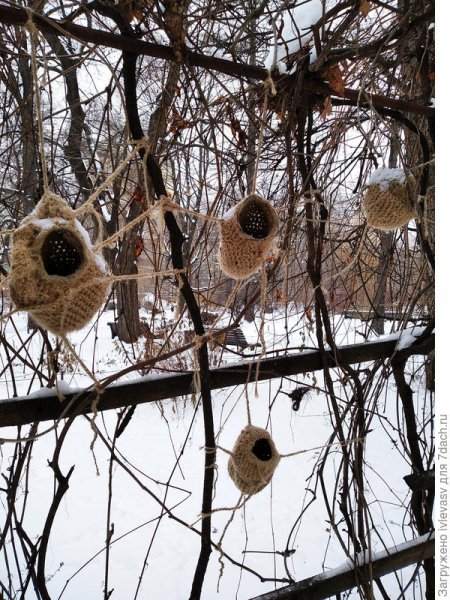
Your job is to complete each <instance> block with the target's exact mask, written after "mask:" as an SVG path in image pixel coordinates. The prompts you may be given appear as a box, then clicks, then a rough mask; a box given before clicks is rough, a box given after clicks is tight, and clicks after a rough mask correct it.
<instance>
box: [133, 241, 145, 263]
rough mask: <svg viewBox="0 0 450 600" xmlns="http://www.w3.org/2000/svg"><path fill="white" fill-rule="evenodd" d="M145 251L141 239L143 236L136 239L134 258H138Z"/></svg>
mask: <svg viewBox="0 0 450 600" xmlns="http://www.w3.org/2000/svg"><path fill="white" fill-rule="evenodd" d="M143 250H144V240H143V239H142V238H141V236H138V237H137V238H136V242H135V244H134V257H135V258H138V257H139V256H140V255H141V254H142V251H143Z"/></svg>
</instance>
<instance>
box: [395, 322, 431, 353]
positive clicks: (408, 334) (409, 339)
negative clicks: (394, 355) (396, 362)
mask: <svg viewBox="0 0 450 600" xmlns="http://www.w3.org/2000/svg"><path fill="white" fill-rule="evenodd" d="M424 331H425V327H417V326H416V327H412V328H410V329H404V330H403V331H402V332H401V334H400V337H399V340H398V343H397V346H396V351H397V352H398V351H400V350H404V349H405V348H409V347H410V346H412V344H414V342H416V341H417V338H418V337H420V336H421V335H422V333H423V332H424Z"/></svg>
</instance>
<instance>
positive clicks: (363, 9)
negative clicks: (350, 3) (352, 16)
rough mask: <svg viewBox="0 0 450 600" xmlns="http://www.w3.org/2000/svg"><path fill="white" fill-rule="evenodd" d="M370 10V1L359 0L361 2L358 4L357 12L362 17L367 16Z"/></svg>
mask: <svg viewBox="0 0 450 600" xmlns="http://www.w3.org/2000/svg"><path fill="white" fill-rule="evenodd" d="M369 11H370V2H369V0H361V4H360V5H359V12H360V13H361V14H362V16H363V17H367V15H368V14H369Z"/></svg>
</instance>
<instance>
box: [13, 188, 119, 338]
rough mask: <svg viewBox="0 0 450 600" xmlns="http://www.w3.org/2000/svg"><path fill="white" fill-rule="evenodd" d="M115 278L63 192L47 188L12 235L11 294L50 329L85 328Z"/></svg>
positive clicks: (56, 330) (60, 332)
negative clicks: (107, 268)
mask: <svg viewBox="0 0 450 600" xmlns="http://www.w3.org/2000/svg"><path fill="white" fill-rule="evenodd" d="M108 284H109V278H108V276H107V273H106V268H105V263H104V261H103V258H102V257H101V256H99V255H98V254H95V253H94V252H93V250H92V245H91V241H90V239H89V235H88V233H87V231H86V230H85V229H84V228H83V226H82V225H81V223H80V222H79V221H78V220H77V219H76V215H75V212H74V211H73V210H72V209H71V208H70V207H69V206H68V205H67V203H66V201H65V200H63V199H62V198H61V197H60V196H57V195H56V194H53V193H51V192H46V193H45V194H44V196H43V197H42V198H41V200H40V201H39V203H38V204H37V206H36V208H35V209H34V211H33V212H32V213H31V214H30V215H28V216H27V217H25V219H24V220H23V221H22V223H21V224H20V226H19V227H18V229H16V231H15V232H14V234H13V236H12V254H11V272H10V276H9V288H10V293H11V299H12V301H13V302H14V305H15V307H16V308H17V309H19V310H26V311H28V312H29V313H30V314H31V316H32V317H33V318H34V319H35V321H36V322H37V323H38V324H39V325H40V326H41V327H43V328H44V329H48V330H49V331H52V332H53V333H55V334H66V333H67V332H69V331H74V330H77V329H81V328H82V327H84V326H85V325H86V324H87V323H88V322H89V321H90V320H91V318H92V317H93V316H94V314H95V313H96V312H97V311H98V310H99V309H100V307H101V306H102V304H103V301H104V298H105V294H106V290H107V288H108Z"/></svg>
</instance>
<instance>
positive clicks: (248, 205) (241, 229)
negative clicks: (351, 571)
mask: <svg viewBox="0 0 450 600" xmlns="http://www.w3.org/2000/svg"><path fill="white" fill-rule="evenodd" d="M219 226H220V248H219V264H220V268H221V269H222V271H223V272H224V273H225V274H226V275H228V276H229V277H231V278H233V279H236V280H241V279H247V277H250V276H251V275H253V274H254V273H256V272H257V271H258V270H259V269H260V268H261V267H262V266H263V265H264V262H265V260H266V258H267V256H268V254H269V252H270V250H271V249H272V247H273V245H274V239H275V235H276V233H277V230H278V215H277V213H276V211H275V210H274V208H273V207H272V205H271V204H270V202H268V200H265V199H264V198H262V197H261V196H258V195H257V194H250V196H247V197H246V198H244V200H241V201H240V202H239V203H238V204H237V205H236V206H235V207H234V209H233V210H232V211H230V212H229V213H228V215H227V216H225V217H224V218H223V219H221V221H220V225H219Z"/></svg>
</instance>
